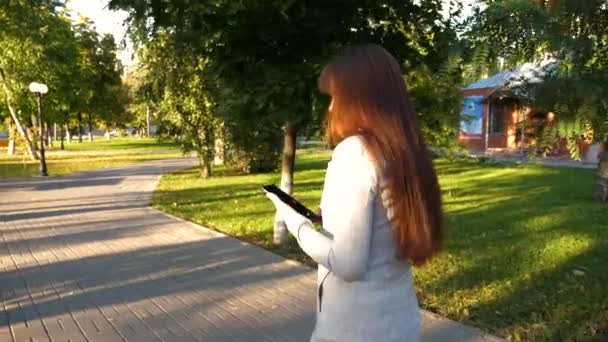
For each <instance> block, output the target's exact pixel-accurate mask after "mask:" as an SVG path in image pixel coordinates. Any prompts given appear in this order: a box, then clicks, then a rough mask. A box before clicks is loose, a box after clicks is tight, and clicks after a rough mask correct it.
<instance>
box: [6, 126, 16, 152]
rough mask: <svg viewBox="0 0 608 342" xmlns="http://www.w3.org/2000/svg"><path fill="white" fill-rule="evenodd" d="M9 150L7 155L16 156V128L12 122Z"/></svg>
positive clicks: (9, 127) (9, 130)
mask: <svg viewBox="0 0 608 342" xmlns="http://www.w3.org/2000/svg"><path fill="white" fill-rule="evenodd" d="M8 134H9V138H8V149H7V150H6V154H8V155H9V156H13V155H15V127H14V126H13V123H12V121H9V123H8Z"/></svg>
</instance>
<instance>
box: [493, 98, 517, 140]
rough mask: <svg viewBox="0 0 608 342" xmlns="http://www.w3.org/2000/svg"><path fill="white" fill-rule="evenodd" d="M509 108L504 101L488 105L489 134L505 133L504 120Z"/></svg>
mask: <svg viewBox="0 0 608 342" xmlns="http://www.w3.org/2000/svg"><path fill="white" fill-rule="evenodd" d="M511 108H512V107H511V106H510V105H509V104H508V103H506V102H504V101H496V102H492V104H491V105H490V122H489V123H488V124H489V132H490V134H503V133H504V132H505V118H506V115H507V114H509V113H510V110H511Z"/></svg>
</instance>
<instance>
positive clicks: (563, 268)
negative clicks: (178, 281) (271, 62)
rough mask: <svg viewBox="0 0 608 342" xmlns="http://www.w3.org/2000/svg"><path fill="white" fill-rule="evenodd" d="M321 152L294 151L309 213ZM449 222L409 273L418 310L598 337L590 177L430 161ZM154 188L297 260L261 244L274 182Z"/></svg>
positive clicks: (221, 173) (607, 255) (533, 332)
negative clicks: (442, 237) (267, 189)
mask: <svg viewBox="0 0 608 342" xmlns="http://www.w3.org/2000/svg"><path fill="white" fill-rule="evenodd" d="M328 157H329V154H327V153H321V154H318V153H299V156H298V160H297V172H296V174H295V184H296V186H295V193H296V197H298V198H300V199H301V200H302V201H303V202H304V203H305V204H307V205H308V206H310V207H311V208H316V207H317V206H318V203H319V200H320V195H321V188H322V182H323V176H324V172H325V167H326V165H327V160H328ZM436 168H437V171H438V174H439V176H440V182H441V186H442V190H443V197H444V203H445V211H446V216H447V221H448V223H449V224H448V228H449V232H448V239H447V243H446V248H445V251H444V252H443V253H442V254H441V255H439V256H438V257H436V258H435V259H434V260H433V261H432V262H431V263H429V264H427V265H426V266H424V267H421V268H416V269H415V281H416V287H417V289H418V295H419V298H420V301H421V305H422V306H423V307H424V308H426V309H428V310H431V311H433V312H436V313H439V314H441V315H444V316H447V317H450V318H452V319H455V320H458V321H461V322H464V323H468V324H472V325H475V326H478V327H481V328H483V329H485V330H488V331H491V332H494V333H496V334H499V335H502V336H505V337H509V338H510V339H512V340H525V341H529V340H551V341H556V340H591V339H594V338H595V339H598V340H603V339H608V207H607V206H605V205H600V204H597V203H593V202H592V201H591V200H590V198H591V188H592V180H593V170H583V169H569V168H550V167H541V166H515V165H484V164H479V163H476V162H470V161H457V162H450V161H445V160H439V161H436ZM197 175H198V174H197V172H196V171H195V170H183V171H180V172H176V173H173V174H169V175H166V176H164V177H163V178H162V180H161V182H160V184H159V187H158V189H157V192H156V193H155V196H154V205H155V206H156V207H157V208H159V209H161V210H164V211H167V212H169V213H172V214H174V215H176V216H180V217H183V218H185V219H188V220H191V221H194V222H197V223H201V224H204V225H207V226H210V227H212V228H215V229H217V230H219V231H222V232H224V233H227V234H229V235H233V236H237V237H239V238H241V239H243V240H247V241H250V242H253V243H256V244H258V245H261V246H263V247H266V248H268V249H271V250H274V251H276V252H278V253H281V254H283V255H286V256H288V257H291V258H296V259H299V260H302V261H305V262H306V257H304V256H303V255H302V253H301V252H300V251H299V248H298V247H297V245H296V243H295V242H294V241H293V240H291V241H290V243H289V245H288V246H287V247H285V248H282V249H276V248H274V247H273V246H272V245H271V241H272V222H273V207H272V205H271V203H270V201H268V200H267V199H266V198H265V196H264V195H263V194H262V192H261V191H260V186H262V185H264V184H268V183H276V182H277V181H278V180H279V175H278V174H269V175H238V174H236V173H235V172H233V171H231V170H230V169H227V168H222V169H219V170H216V173H215V177H214V178H213V179H210V180H207V181H204V180H201V179H200V178H198V176H197Z"/></svg>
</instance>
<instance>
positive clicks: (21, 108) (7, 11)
mask: <svg viewBox="0 0 608 342" xmlns="http://www.w3.org/2000/svg"><path fill="white" fill-rule="evenodd" d="M0 46H1V47H2V48H1V49H0V95H1V96H0V101H1V103H2V106H0V119H2V121H3V122H6V123H7V124H6V126H7V128H8V130H9V133H10V139H11V142H12V143H11V144H10V148H9V151H8V152H9V154H12V153H14V152H15V150H14V149H15V142H17V144H18V145H22V146H23V147H24V150H25V151H26V152H27V153H28V155H29V156H30V157H31V158H32V159H37V158H38V154H37V152H36V141H38V140H39V139H36V136H38V135H39V134H41V133H42V134H45V135H48V137H49V138H50V137H51V136H52V135H53V134H54V133H55V131H56V130H57V128H58V130H59V132H58V133H57V135H58V136H59V137H60V139H61V148H62V149H63V138H64V137H67V138H68V139H69V138H70V135H69V132H70V131H71V130H74V131H75V132H76V133H77V135H78V139H79V141H81V142H82V126H83V125H86V126H87V127H88V139H89V140H92V139H93V135H92V131H93V129H94V127H100V126H101V127H104V128H106V129H109V128H111V127H113V126H114V125H116V124H117V123H119V122H121V121H124V119H125V117H124V116H123V114H124V112H125V109H124V108H125V104H126V101H127V96H126V93H125V89H124V88H123V85H122V82H121V72H122V66H121V65H120V62H119V61H118V60H117V58H116V50H117V46H116V42H115V41H114V38H113V37H112V36H111V35H104V36H100V35H99V34H98V33H97V32H96V31H95V28H94V26H93V23H92V22H91V21H90V20H88V19H87V18H80V22H79V23H78V24H74V23H73V22H72V20H71V19H70V17H69V15H68V12H67V10H66V8H65V2H64V1H57V0H8V1H2V2H1V3H0ZM34 81H36V82H41V83H45V84H46V85H47V86H48V88H49V92H48V94H47V95H46V96H45V97H44V100H43V107H44V110H43V112H44V121H45V122H44V127H46V129H45V130H44V131H45V132H38V130H37V129H36V127H37V125H36V123H37V117H36V115H35V113H36V106H35V100H34V97H33V95H32V94H31V93H30V92H29V90H28V85H29V83H30V82H34ZM56 125H57V126H56ZM55 127H57V128H55ZM53 128H55V129H53ZM48 140H50V141H51V143H52V139H48Z"/></svg>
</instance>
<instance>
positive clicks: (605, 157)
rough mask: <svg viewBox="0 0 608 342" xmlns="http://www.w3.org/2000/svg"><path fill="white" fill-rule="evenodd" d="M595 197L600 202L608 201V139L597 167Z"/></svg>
mask: <svg viewBox="0 0 608 342" xmlns="http://www.w3.org/2000/svg"><path fill="white" fill-rule="evenodd" d="M593 197H594V198H595V200H597V201H599V202H602V203H606V202H608V141H607V142H605V143H604V153H602V157H601V158H600V163H599V165H598V168H597V175H596V176H595V184H594V188H593Z"/></svg>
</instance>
